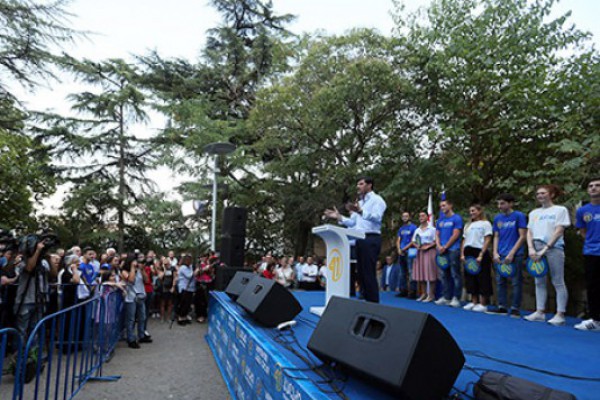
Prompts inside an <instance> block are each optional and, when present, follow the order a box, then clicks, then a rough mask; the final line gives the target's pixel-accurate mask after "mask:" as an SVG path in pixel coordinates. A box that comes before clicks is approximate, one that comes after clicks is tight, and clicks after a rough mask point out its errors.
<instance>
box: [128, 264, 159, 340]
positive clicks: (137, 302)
mask: <svg viewBox="0 0 600 400" xmlns="http://www.w3.org/2000/svg"><path fill="white" fill-rule="evenodd" d="M144 275H145V272H144V268H143V265H142V264H139V263H138V258H137V256H136V255H130V256H127V259H126V260H125V264H124V266H123V270H122V271H121V277H122V279H123V281H124V282H126V284H127V294H126V295H125V312H126V317H125V321H126V328H127V344H128V346H129V347H130V348H132V349H139V348H140V345H139V343H151V342H152V338H151V337H150V336H147V335H146V309H145V308H146V290H145V289H144V281H145V276H144ZM136 320H137V336H136V334H135V331H134V327H135V323H136Z"/></svg>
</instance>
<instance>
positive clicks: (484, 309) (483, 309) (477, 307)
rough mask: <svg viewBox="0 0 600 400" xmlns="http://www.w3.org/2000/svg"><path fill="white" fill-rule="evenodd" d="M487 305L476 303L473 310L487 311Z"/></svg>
mask: <svg viewBox="0 0 600 400" xmlns="http://www.w3.org/2000/svg"><path fill="white" fill-rule="evenodd" d="M487 309H488V308H487V306H484V305H481V304H476V305H475V307H473V311H475V312H486V311H487Z"/></svg>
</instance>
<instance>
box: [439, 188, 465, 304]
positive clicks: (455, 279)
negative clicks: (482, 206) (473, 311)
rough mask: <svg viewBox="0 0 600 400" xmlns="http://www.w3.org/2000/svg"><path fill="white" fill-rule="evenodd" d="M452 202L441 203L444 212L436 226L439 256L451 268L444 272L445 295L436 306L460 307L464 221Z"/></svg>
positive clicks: (441, 209) (444, 201)
mask: <svg viewBox="0 0 600 400" xmlns="http://www.w3.org/2000/svg"><path fill="white" fill-rule="evenodd" d="M452 208H453V205H452V202H451V201H450V200H447V199H446V200H442V201H441V202H440V211H441V212H442V213H441V215H440V218H439V219H438V222H437V225H436V228H437V230H436V238H435V243H436V247H437V252H438V255H440V256H445V257H447V259H448V263H449V264H450V265H449V267H448V268H447V269H445V270H443V271H442V282H443V285H444V288H443V295H442V297H441V298H439V299H438V300H437V301H436V302H435V304H437V305H449V306H451V307H460V301H459V299H460V297H461V295H462V273H461V270H460V243H461V239H460V233H461V231H462V229H463V220H462V218H461V217H460V215H458V214H455V213H454V211H453V210H452Z"/></svg>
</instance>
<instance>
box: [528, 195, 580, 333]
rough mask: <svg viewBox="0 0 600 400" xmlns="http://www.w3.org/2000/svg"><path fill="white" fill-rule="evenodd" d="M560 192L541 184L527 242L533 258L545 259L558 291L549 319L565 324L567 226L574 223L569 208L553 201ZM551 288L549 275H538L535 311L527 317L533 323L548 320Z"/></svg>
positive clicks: (551, 321) (529, 224) (553, 322)
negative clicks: (554, 312) (548, 289)
mask: <svg viewBox="0 0 600 400" xmlns="http://www.w3.org/2000/svg"><path fill="white" fill-rule="evenodd" d="M560 194H561V190H560V188H559V187H558V186H556V185H542V186H539V187H538V188H537V190H536V193H535V198H536V200H537V201H538V202H539V203H540V205H541V207H540V208H536V209H535V210H533V211H532V212H530V213H529V223H528V224H527V229H528V230H527V245H528V246H529V257H530V258H531V259H532V260H533V261H539V260H541V259H542V258H545V260H546V262H547V264H548V268H549V270H550V271H549V272H550V277H551V280H552V285H553V286H554V289H555V290H556V315H554V317H552V318H551V319H550V320H548V323H549V324H551V325H555V326H558V325H564V324H565V312H566V311H567V300H568V298H569V295H568V292H567V285H566V284H565V240H564V232H565V228H566V227H568V226H570V225H571V219H570V218H569V211H568V210H567V208H566V207H563V206H558V205H555V204H554V200H556V198H558V196H559V195H560ZM547 299H548V291H547V288H546V277H545V276H543V277H538V278H535V301H536V311H535V312H533V313H531V314H529V315H528V316H526V317H525V320H527V321H532V322H545V321H546V314H545V309H546V300H547Z"/></svg>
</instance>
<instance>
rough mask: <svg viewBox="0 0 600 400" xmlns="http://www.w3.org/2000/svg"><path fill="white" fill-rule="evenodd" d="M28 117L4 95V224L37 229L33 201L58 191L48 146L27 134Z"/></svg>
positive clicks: (0, 209)
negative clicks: (50, 163)
mask: <svg viewBox="0 0 600 400" xmlns="http://www.w3.org/2000/svg"><path fill="white" fill-rule="evenodd" d="M25 121H26V114H25V113H23V112H22V111H20V110H19V108H18V107H16V105H15V101H14V100H13V99H12V98H10V97H8V96H2V95H0V193H1V195H0V221H2V224H3V225H6V227H9V228H12V227H14V226H16V225H17V224H21V223H24V224H26V225H28V226H29V227H30V228H34V227H35V226H34V225H35V223H34V222H35V221H34V218H33V202H32V200H33V201H39V200H40V199H41V197H42V196H44V195H48V194H50V193H52V192H53V191H54V187H55V183H56V182H55V179H54V171H53V169H52V168H51V167H50V166H49V162H50V159H49V157H48V153H47V152H46V148H45V146H43V145H42V144H41V143H40V142H39V141H37V140H34V139H32V138H30V137H29V136H26V135H25V134H24V130H25Z"/></svg>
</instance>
